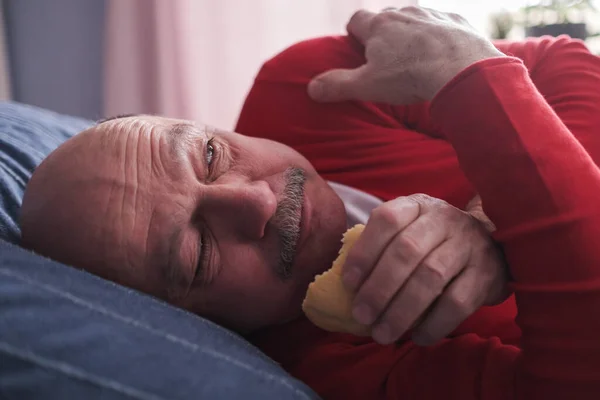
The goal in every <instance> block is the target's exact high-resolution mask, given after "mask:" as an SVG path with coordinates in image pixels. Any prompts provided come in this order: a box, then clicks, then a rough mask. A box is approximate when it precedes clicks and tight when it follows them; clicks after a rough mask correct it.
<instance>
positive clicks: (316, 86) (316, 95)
mask: <svg viewBox="0 0 600 400" xmlns="http://www.w3.org/2000/svg"><path fill="white" fill-rule="evenodd" d="M323 92H324V85H323V82H321V81H320V80H313V81H311V82H310V83H309V84H308V94H309V95H310V97H312V98H313V99H315V100H318V99H321V98H322V97H323Z"/></svg>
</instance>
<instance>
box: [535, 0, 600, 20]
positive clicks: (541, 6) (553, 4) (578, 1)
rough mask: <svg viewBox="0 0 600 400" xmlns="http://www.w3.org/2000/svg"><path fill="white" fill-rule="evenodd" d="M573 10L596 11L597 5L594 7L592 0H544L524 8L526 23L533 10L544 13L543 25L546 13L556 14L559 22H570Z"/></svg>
mask: <svg viewBox="0 0 600 400" xmlns="http://www.w3.org/2000/svg"><path fill="white" fill-rule="evenodd" d="M571 10H577V11H579V12H585V11H590V10H592V11H596V7H594V5H593V1H591V0H543V1H540V2H539V3H537V4H533V5H528V6H526V7H524V8H523V12H524V14H525V22H526V24H528V21H529V16H530V14H531V13H532V12H539V13H541V14H542V25H543V24H544V23H545V19H544V16H545V14H546V13H551V14H554V15H555V16H556V23H558V24H567V23H570V22H571V21H570V20H569V12H570V11H571Z"/></svg>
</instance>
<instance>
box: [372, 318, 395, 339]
mask: <svg viewBox="0 0 600 400" xmlns="http://www.w3.org/2000/svg"><path fill="white" fill-rule="evenodd" d="M372 334H373V339H374V340H375V341H376V342H377V343H379V344H390V343H391V342H393V341H394V339H393V338H392V330H391V329H390V326H389V325H388V324H386V323H385V322H384V323H382V324H379V325H377V326H376V327H375V328H373V332H372Z"/></svg>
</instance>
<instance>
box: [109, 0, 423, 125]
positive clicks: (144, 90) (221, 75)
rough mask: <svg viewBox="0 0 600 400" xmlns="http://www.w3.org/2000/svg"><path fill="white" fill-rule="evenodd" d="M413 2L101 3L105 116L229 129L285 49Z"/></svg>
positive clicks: (207, 0)
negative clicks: (261, 73) (267, 66)
mask: <svg viewBox="0 0 600 400" xmlns="http://www.w3.org/2000/svg"><path fill="white" fill-rule="evenodd" d="M412 3H416V0H395V1H394V0H303V1H297V0H251V1H239V0H220V1H215V0H108V7H107V18H106V21H107V22H106V23H107V29H106V32H107V33H106V48H105V88H104V99H105V100H104V102H105V104H104V112H105V114H106V115H107V116H109V115H115V114H121V113H153V114H161V115H166V116H173V117H180V118H186V119H192V120H198V121H203V122H205V123H208V124H211V125H214V126H219V127H222V128H227V129H231V128H232V127H233V125H234V123H235V120H236V118H237V114H238V112H239V109H240V107H241V105H242V101H243V99H244V96H245V94H246V92H247V91H248V89H249V88H250V85H251V84H252V79H253V78H254V75H255V74H256V72H257V71H258V68H259V67H260V65H261V64H262V63H263V62H264V61H265V60H266V59H267V58H269V57H271V56H272V55H274V54H275V53H277V52H278V51H280V50H282V49H284V48H285V47H287V46H289V45H290V44H292V43H294V42H297V41H299V40H302V39H306V38H309V37H314V36H318V35H327V34H335V33H340V32H343V29H344V26H345V23H346V21H347V20H348V18H349V17H350V15H351V14H352V13H353V12H354V11H355V10H356V9H358V8H367V9H372V10H380V9H382V8H384V7H387V6H395V7H400V6H405V5H408V4H412Z"/></svg>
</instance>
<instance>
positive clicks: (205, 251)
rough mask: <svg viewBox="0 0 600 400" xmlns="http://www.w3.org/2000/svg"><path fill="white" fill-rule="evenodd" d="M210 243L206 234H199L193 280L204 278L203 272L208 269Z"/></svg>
mask: <svg viewBox="0 0 600 400" xmlns="http://www.w3.org/2000/svg"><path fill="white" fill-rule="evenodd" d="M210 252H211V244H210V240H209V239H208V235H205V234H204V233H201V234H200V240H199V243H198V254H199V257H198V265H196V273H195V274H194V281H196V280H198V279H200V280H202V279H203V278H204V276H203V272H204V271H206V270H207V269H208V261H209V260H210Z"/></svg>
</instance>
